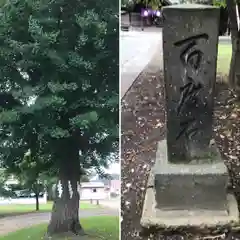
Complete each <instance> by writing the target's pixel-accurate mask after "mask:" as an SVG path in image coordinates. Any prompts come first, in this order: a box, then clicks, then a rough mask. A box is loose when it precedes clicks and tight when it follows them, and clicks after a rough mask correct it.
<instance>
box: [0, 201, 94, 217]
mask: <svg viewBox="0 0 240 240" xmlns="http://www.w3.org/2000/svg"><path fill="white" fill-rule="evenodd" d="M52 205H53V202H47V204H40V206H39V212H51V210H52ZM97 207H98V206H97V205H93V204H90V203H85V202H81V203H80V209H89V208H97ZM31 212H35V204H8V205H0V218H1V217H6V216H15V215H21V214H25V213H31Z"/></svg>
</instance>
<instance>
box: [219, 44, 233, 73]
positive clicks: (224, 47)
mask: <svg viewBox="0 0 240 240" xmlns="http://www.w3.org/2000/svg"><path fill="white" fill-rule="evenodd" d="M231 56H232V45H231V44H219V45H218V61H217V73H218V74H219V75H222V76H227V75H228V72H229V67H230V61H231Z"/></svg>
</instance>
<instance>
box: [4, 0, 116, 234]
mask: <svg viewBox="0 0 240 240" xmlns="http://www.w3.org/2000/svg"><path fill="white" fill-rule="evenodd" d="M117 14H118V3H117V2H115V1H110V0H109V1H104V2H101V1H100V2H99V1H92V0H88V1H80V0H75V1H71V0H70V1H69V0H36V1H31V0H9V1H7V2H6V4H5V5H4V6H3V7H2V9H1V15H0V43H1V49H0V78H1V79H0V80H1V82H0V89H1V94H0V101H1V103H2V104H0V105H1V108H0V110H1V113H0V126H1V139H0V140H1V154H2V158H3V160H4V166H5V167H11V168H14V166H18V165H19V164H21V162H22V161H23V156H24V154H25V153H26V151H27V150H28V149H30V150H31V153H32V159H33V161H35V162H36V163H38V161H39V159H40V158H41V160H43V162H41V164H42V165H43V166H45V168H47V167H48V168H49V170H51V171H55V172H56V173H57V174H58V177H59V182H58V183H59V184H58V194H57V197H56V199H55V201H54V206H53V211H52V217H51V221H50V224H49V226H48V233H49V234H50V235H52V234H54V233H61V232H73V233H75V234H81V233H83V230H82V227H81V224H80V222H79V213H78V212H79V194H78V184H79V183H78V182H79V179H80V178H81V174H84V169H86V168H90V167H95V168H96V169H97V170H98V171H101V166H103V167H105V166H106V165H107V156H108V155H109V153H110V152H112V151H115V150H116V148H117V147H118V89H119V81H118V77H119V74H118V16H117Z"/></svg>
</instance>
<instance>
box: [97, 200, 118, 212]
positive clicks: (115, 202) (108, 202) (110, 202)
mask: <svg viewBox="0 0 240 240" xmlns="http://www.w3.org/2000/svg"><path fill="white" fill-rule="evenodd" d="M99 204H100V205H102V206H104V207H107V208H110V209H115V210H117V211H119V210H120V198H115V199H109V200H108V199H106V200H100V202H99Z"/></svg>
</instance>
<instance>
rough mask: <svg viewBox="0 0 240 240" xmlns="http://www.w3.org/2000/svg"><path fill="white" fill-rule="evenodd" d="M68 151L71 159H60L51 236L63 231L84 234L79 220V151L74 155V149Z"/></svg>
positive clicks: (50, 224) (49, 229)
mask: <svg viewBox="0 0 240 240" xmlns="http://www.w3.org/2000/svg"><path fill="white" fill-rule="evenodd" d="M66 153H68V158H69V160H68V159H66V158H65V159H62V160H60V169H59V182H58V184H57V187H56V190H57V191H56V192H55V193H56V194H55V200H54V203H53V209H52V215H51V220H50V223H49V225H48V235H50V236H51V235H54V234H62V233H73V234H75V235H82V234H84V231H83V229H82V226H81V224H80V221H79V200H80V197H79V193H78V182H79V179H80V171H79V169H80V163H79V153H78V151H75V154H74V155H73V151H66ZM69 153H71V156H69ZM63 155H64V154H63ZM59 157H67V156H59Z"/></svg>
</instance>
